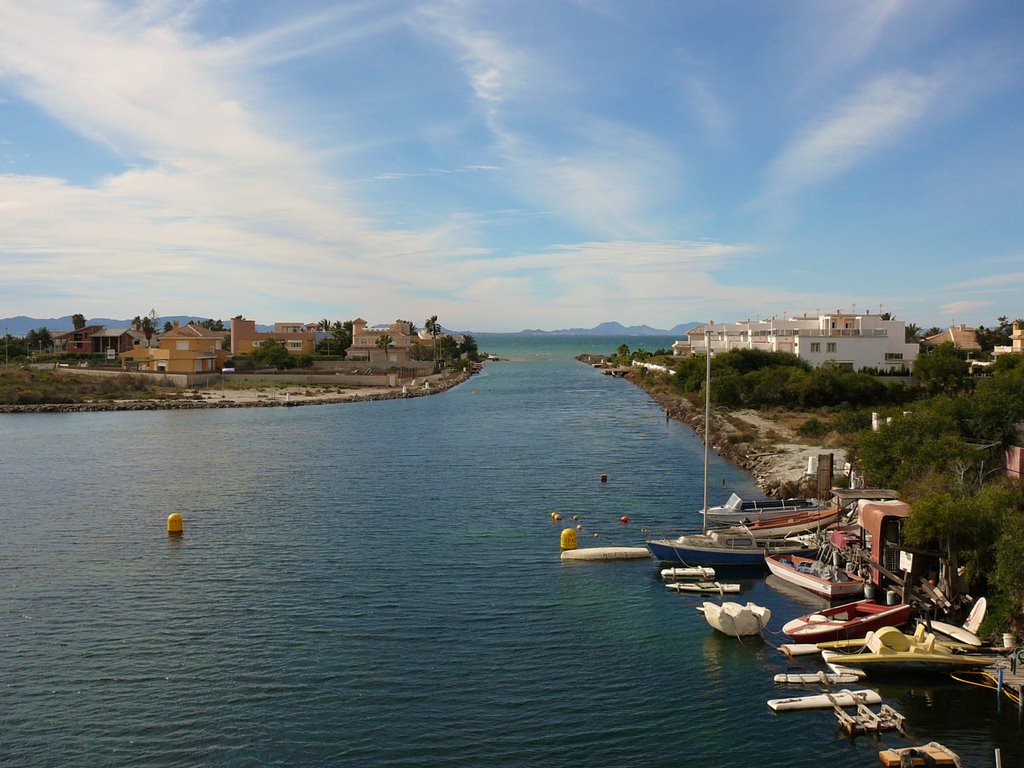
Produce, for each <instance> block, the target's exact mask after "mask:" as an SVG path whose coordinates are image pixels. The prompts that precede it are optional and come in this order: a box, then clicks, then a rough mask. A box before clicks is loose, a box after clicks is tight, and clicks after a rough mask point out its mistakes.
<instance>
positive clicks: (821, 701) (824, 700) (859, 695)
mask: <svg viewBox="0 0 1024 768" xmlns="http://www.w3.org/2000/svg"><path fill="white" fill-rule="evenodd" d="M881 701H882V697H881V696H880V695H879V693H878V691H872V690H871V689H869V688H865V689H863V690H859V691H851V690H848V689H846V688H844V689H843V690H841V691H835V692H833V693H819V694H817V695H814V696H794V697H792V698H789V699H770V700H769V701H768V706H769V707H771V708H772V709H773V710H775V711H776V712H786V711H790V710H797V709H832V707H835V706H839V707H855V706H857V705H858V704H879V703H881Z"/></svg>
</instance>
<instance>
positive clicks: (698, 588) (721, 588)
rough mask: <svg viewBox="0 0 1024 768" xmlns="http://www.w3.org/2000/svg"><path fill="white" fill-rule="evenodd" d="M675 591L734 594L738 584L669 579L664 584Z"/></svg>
mask: <svg viewBox="0 0 1024 768" xmlns="http://www.w3.org/2000/svg"><path fill="white" fill-rule="evenodd" d="M665 586H666V587H668V588H669V589H674V590H675V591H676V592H693V593H697V594H702V595H708V594H712V595H735V594H737V593H738V592H739V591H740V585H739V584H721V583H719V582H717V581H671V582H669V583H668V584H666V585H665Z"/></svg>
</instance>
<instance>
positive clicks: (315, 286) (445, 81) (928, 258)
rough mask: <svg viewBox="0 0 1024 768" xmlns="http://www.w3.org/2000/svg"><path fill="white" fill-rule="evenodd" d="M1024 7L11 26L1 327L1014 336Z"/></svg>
mask: <svg viewBox="0 0 1024 768" xmlns="http://www.w3.org/2000/svg"><path fill="white" fill-rule="evenodd" d="M1022 41H1024V4H1022V3H1020V2H1018V1H1017V0H1007V1H1006V2H986V1H985V0H972V1H970V2H943V1H942V0H922V1H921V2H896V1H890V0H887V1H885V2H882V1H880V0H879V1H875V2H872V1H871V0H858V1H857V2H831V1H830V2H821V1H820V0H809V1H808V2H797V1H793V2H776V3H768V2H764V3H751V2H726V1H722V2H706V1H704V0H700V1H698V0H693V1H689V0H678V2H665V1H664V0H629V2H626V1H625V0H622V1H621V2H620V1H617V0H616V1H612V0H480V1H479V2H475V1H471V0H452V1H447V0H446V1H438V2H432V1H429V0H428V1H426V2H415V3H414V2H401V1H399V0H393V1H392V0H369V1H366V2H308V1H305V0H289V2H271V1H269V0H268V1H267V2H251V0H204V1H203V2H168V1H164V0H149V1H146V2H124V1H122V2H104V0H90V1H89V2H84V1H83V2H74V3H65V2H57V1H56V0H53V1H51V0H40V1H39V2H32V3H26V2H19V1H15V0H10V1H9V0H0V277H2V279H0V316H12V315H19V314H24V315H30V316H36V317H48V316H59V315H65V314H70V313H74V312H81V313H83V314H85V315H86V316H89V317H92V316H107V317H121V316H123V317H133V316H135V315H138V314H145V313H146V312H148V311H149V310H150V309H151V308H153V309H156V310H157V313H158V314H161V315H172V314H194V315H202V316H205V317H214V318H225V319H226V318H228V317H231V316H234V315H237V314H243V315H245V316H246V317H250V318H254V319H256V320H257V321H258V322H261V323H270V322H274V321H307V320H310V321H311V320H316V319H319V318H321V317H327V318H329V319H332V320H334V319H349V318H352V317H355V316H361V317H364V318H366V319H367V320H368V321H369V322H371V323H380V322H389V321H391V320H394V319H396V318H406V319H410V320H413V321H414V322H416V323H418V324H422V322H423V319H424V318H426V317H427V316H429V315H435V314H436V315H438V316H439V318H440V320H441V322H442V324H444V325H445V326H447V327H453V328H463V329H470V330H477V331H516V330H520V329H521V328H527V327H529V328H536V327H539V328H548V329H555V328H564V327H570V326H586V327H589V326H592V325H596V324H597V323H599V322H602V321H606V320H617V321H619V322H622V323H624V324H627V325H631V324H642V323H646V324H649V325H652V326H655V327H663V328H665V327H670V326H672V325H674V324H676V323H680V322H688V321H703V320H707V319H713V320H715V321H718V322H727V321H734V320H742V319H746V318H756V317H761V318H764V317H770V316H773V315H777V316H781V315H784V314H797V313H802V312H814V311H816V310H819V309H821V310H827V311H832V310H835V309H840V308H842V309H845V310H853V311H863V310H865V309H870V310H871V311H872V312H875V311H889V312H892V313H894V314H895V315H896V317H898V318H901V319H904V320H907V321H908V322H915V323H917V324H918V325H919V326H922V327H928V326H932V325H938V326H945V325H948V324H950V323H953V322H955V323H961V322H963V323H968V324H983V325H989V326H991V325H992V324H993V323H994V321H995V318H997V317H998V316H1000V315H1007V316H1009V317H1011V318H1014V317H1020V316H1021V315H1024V44H1022Z"/></svg>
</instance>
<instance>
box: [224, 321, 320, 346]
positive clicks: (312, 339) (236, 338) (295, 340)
mask: <svg viewBox="0 0 1024 768" xmlns="http://www.w3.org/2000/svg"><path fill="white" fill-rule="evenodd" d="M268 339H274V340H275V341H280V342H281V343H282V344H284V347H285V349H287V350H288V351H289V352H290V353H292V354H293V355H302V354H306V355H311V354H313V352H314V351H315V348H316V331H315V330H312V329H310V327H309V326H308V325H307V324H306V323H274V330H273V331H257V330H256V321H255V320H246V319H245V318H244V317H235V318H232V320H231V354H232V355H248V354H251V353H252V351H253V350H254V349H256V348H257V347H259V346H261V345H262V344H263V343H264V342H265V341H267V340H268Z"/></svg>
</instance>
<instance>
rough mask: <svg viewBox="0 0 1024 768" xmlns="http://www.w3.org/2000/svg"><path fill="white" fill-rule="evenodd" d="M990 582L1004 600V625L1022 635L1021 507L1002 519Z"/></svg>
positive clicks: (1023, 525) (1023, 562) (1023, 514)
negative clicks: (1005, 605)
mask: <svg viewBox="0 0 1024 768" xmlns="http://www.w3.org/2000/svg"><path fill="white" fill-rule="evenodd" d="M992 582H993V584H994V585H995V587H996V589H998V590H999V592H1000V593H1001V594H1002V595H1003V596H1005V598H1006V602H1007V610H1006V614H1007V615H1006V622H1007V624H1006V625H1007V626H1009V627H1011V628H1012V629H1013V631H1014V632H1015V633H1016V634H1017V635H1018V636H1019V635H1021V634H1022V633H1024V510H1022V508H1021V507H1020V506H1018V507H1017V508H1016V509H1015V510H1012V511H1008V512H1007V514H1006V515H1005V517H1004V520H1003V525H1002V533H1001V535H1000V536H999V540H998V542H997V544H996V567H995V571H994V573H993V574H992Z"/></svg>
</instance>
